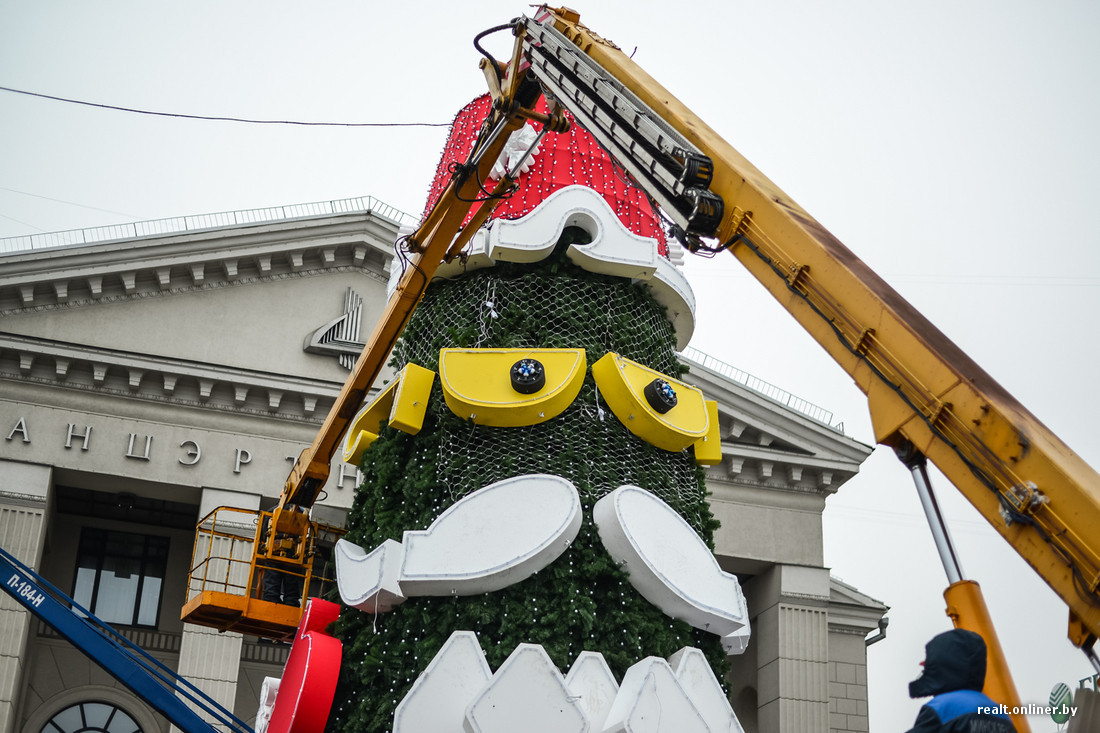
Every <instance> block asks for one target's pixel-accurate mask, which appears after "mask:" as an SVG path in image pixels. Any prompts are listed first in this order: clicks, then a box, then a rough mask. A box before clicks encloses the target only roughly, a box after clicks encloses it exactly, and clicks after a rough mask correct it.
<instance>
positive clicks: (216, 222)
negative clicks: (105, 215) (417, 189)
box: [0, 196, 419, 253]
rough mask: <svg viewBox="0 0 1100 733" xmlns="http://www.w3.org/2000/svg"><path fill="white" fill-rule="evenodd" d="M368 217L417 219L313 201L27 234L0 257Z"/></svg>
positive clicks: (365, 205)
mask: <svg viewBox="0 0 1100 733" xmlns="http://www.w3.org/2000/svg"><path fill="white" fill-rule="evenodd" d="M352 213H371V214H375V215H377V216H380V217H382V218H383V219H387V220H388V221H392V222H394V223H395V224H412V225H413V226H415V225H416V224H417V223H418V222H419V219H417V218H416V217H414V216H413V215H412V214H408V213H406V212H404V211H401V210H400V209H398V208H395V207H393V206H390V205H389V204H387V203H385V202H384V201H379V200H378V199H376V198H374V197H373V196H359V197H357V198H350V199H334V200H332V201H316V202H313V203H309V204H292V205H289V206H272V207H268V208H266V209H240V210H237V211H223V212H219V213H214V214H197V215H194V216H177V217H173V218H170V219H152V220H150V221H137V222H130V223H128V224H114V225H110V226H102V227H91V228H88V229H70V230H68V231H61V232H45V233H43V234H29V235H25V236H21V237H4V238H0V253H10V252H22V251H26V250H36V249H46V248H49V247H68V246H72V245H79V244H98V243H100V242H109V241H114V240H118V239H136V238H138V237H151V236H160V235H165V234H180V233H183V232H193V231H198V230H202V229H216V228H218V227H228V226H239V225H241V224H259V223H263V222H269V221H284V220H287V219H303V218H307V217H312V216H326V215H333V214H352Z"/></svg>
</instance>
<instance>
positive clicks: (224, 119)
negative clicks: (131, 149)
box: [0, 86, 451, 127]
mask: <svg viewBox="0 0 1100 733" xmlns="http://www.w3.org/2000/svg"><path fill="white" fill-rule="evenodd" d="M0 91H5V92H12V93H13V94H25V95H27V96H28V97H39V98H40V99H52V100H53V101H55V102H66V103H68V104H80V105H83V106H85V107H97V108H99V109H113V110H116V111H118V112H132V113H134V114H139V115H154V116H156V117H178V118H182V119H186V120H215V121H218V122H245V123H248V124H251V125H302V126H306V127H449V126H450V124H451V123H450V122H303V121H301V120H253V119H248V118H246V117H215V116H207V115H189V114H180V113H176V112H152V111H150V110H146V109H134V108H132V107H119V106H116V105H113V104H99V103H98V102H86V101H84V100H80V99H69V98H67V97H56V96H53V95H52V94H40V93H38V92H28V91H27V90H25V89H12V88H11V87H3V86H0Z"/></svg>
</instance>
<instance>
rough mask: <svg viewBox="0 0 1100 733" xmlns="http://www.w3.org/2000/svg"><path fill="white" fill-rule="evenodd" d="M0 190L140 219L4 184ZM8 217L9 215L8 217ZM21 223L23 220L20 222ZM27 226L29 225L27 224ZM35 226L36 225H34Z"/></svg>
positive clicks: (123, 212) (121, 212)
mask: <svg viewBox="0 0 1100 733" xmlns="http://www.w3.org/2000/svg"><path fill="white" fill-rule="evenodd" d="M0 191H10V192H11V193H17V194H19V195H21V196H31V197H33V198H36V199H45V200H46V201H56V202H57V203H59V204H68V205H69V206H79V207H80V208H82V209H92V210H93V211H103V212H106V213H108V214H118V215H119V216H130V217H134V218H136V219H140V218H141V217H139V216H138V215H137V214H128V213H126V212H125V211H115V210H114V209H101V208H100V207H98V206H88V205H87V204H78V203H76V202H75V201H66V200H65V199H55V198H53V197H51V196H43V195H41V194H37V193H29V192H28V191H19V190H18V189H14V188H8V187H6V186H0ZM9 218H10V217H9ZM20 223H23V222H20ZM28 226H30V225H29V224H28ZM36 228H37V227H36Z"/></svg>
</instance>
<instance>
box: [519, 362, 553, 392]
mask: <svg viewBox="0 0 1100 733" xmlns="http://www.w3.org/2000/svg"><path fill="white" fill-rule="evenodd" d="M511 378H512V389H514V390H515V391H517V392H519V393H520V394H534V393H535V392H538V391H539V390H540V389H542V388H543V387H544V386H545V385H546V369H544V368H543V366H542V362H540V361H538V360H537V359H520V360H519V361H517V362H516V363H515V364H513V365H512V371H511Z"/></svg>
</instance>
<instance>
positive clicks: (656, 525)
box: [592, 485, 749, 654]
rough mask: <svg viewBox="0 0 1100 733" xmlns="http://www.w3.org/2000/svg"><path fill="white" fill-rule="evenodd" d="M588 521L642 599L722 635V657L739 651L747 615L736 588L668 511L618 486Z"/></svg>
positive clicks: (690, 531)
mask: <svg viewBox="0 0 1100 733" xmlns="http://www.w3.org/2000/svg"><path fill="white" fill-rule="evenodd" d="M592 518H593V520H595V522H596V528H597V530H598V531H599V535H600V540H601V541H602V542H603V545H604V547H605V548H606V549H607V551H608V554H610V555H611V557H613V558H614V559H615V560H616V561H617V562H618V563H620V565H622V566H624V570H626V572H627V578H628V580H629V581H630V584H631V585H632V586H634V588H635V590H637V591H638V592H639V593H640V594H641V595H642V596H643V597H644V598H645V599H646V600H647V601H649V602H650V603H652V604H653V605H655V606H657V608H659V609H661V610H662V611H664V612H665V613H666V614H668V615H669V616H672V617H673V618H678V619H681V620H683V621H686V622H687V623H689V624H691V625H692V626H694V627H695V628H697V629H702V630H704V631H709V632H710V633H712V634H717V635H718V636H721V637H722V646H723V647H724V648H725V650H726V652H727V653H729V654H733V653H740V652H743V651H744V649H745V645H746V644H747V643H748V638H749V614H748V607H747V605H746V604H745V596H744V594H743V593H742V592H741V584H740V583H738V582H737V576H735V575H731V574H729V573H726V572H723V571H722V569H721V568H720V567H718V561H717V560H715V559H714V555H713V554H711V551H710V550H709V549H708V548H707V546H706V545H705V544H704V543H703V540H702V539H701V538H700V537H699V535H697V534H696V533H695V530H694V529H692V528H691V526H690V525H689V524H688V523H687V522H686V521H684V518H683V517H681V516H680V515H679V514H677V513H676V511H675V510H674V509H672V507H670V506H669V505H668V504H666V503H664V502H663V501H661V500H660V499H659V498H657V497H656V496H654V495H653V494H651V493H649V492H648V491H645V490H644V489H640V488H638V487H637V486H629V485H628V486H620V487H619V488H617V489H615V490H614V491H612V492H611V493H610V494H608V495H607V496H605V497H603V498H602V499H600V500H599V501H598V502H596V506H595V507H594V508H593V510H592Z"/></svg>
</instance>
